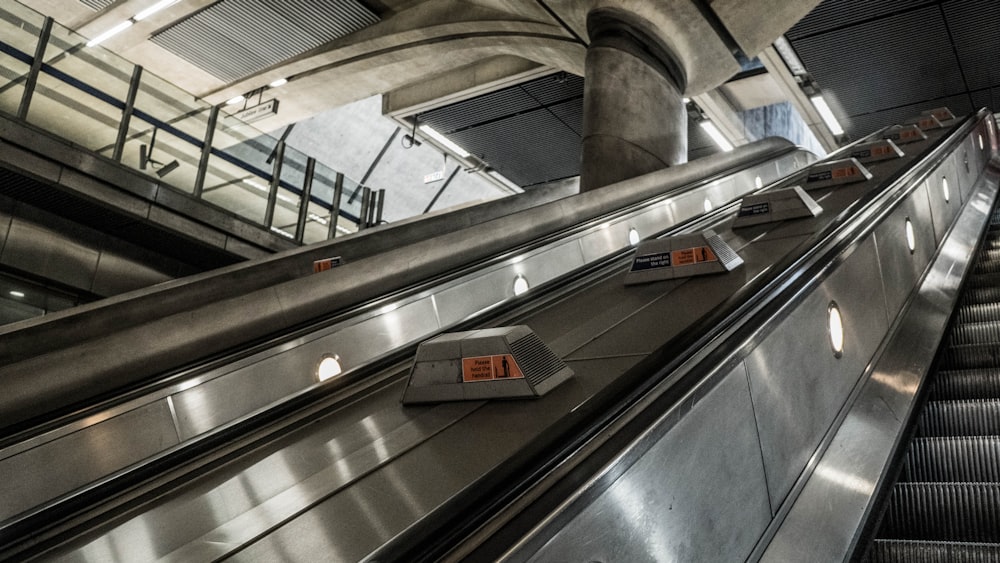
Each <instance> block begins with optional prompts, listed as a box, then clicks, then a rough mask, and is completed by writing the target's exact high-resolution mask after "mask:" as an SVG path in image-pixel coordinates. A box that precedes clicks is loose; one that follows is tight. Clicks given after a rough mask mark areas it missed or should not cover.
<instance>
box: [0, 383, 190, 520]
mask: <svg viewBox="0 0 1000 563" xmlns="http://www.w3.org/2000/svg"><path fill="white" fill-rule="evenodd" d="M175 444H177V433H176V432H175V430H174V424H173V420H172V419H171V417H170V411H169V410H168V408H167V405H166V403H165V402H163V401H159V402H156V403H153V404H150V405H147V406H145V407H143V408H140V409H136V410H133V411H130V412H128V413H125V414H123V415H121V416H117V417H115V418H111V419H109V420H106V421H103V422H101V423H99V424H94V425H91V426H89V427H87V428H85V429H83V430H81V431H79V432H75V433H73V434H69V435H67V436H64V437H62V438H60V439H58V440H54V441H51V442H48V443H46V444H42V445H40V446H38V447H36V448H33V449H30V450H28V451H25V452H21V453H19V454H17V455H15V456H12V457H8V458H6V459H3V460H0V498H3V499H4V501H3V503H0V521H2V520H5V519H7V518H9V517H11V516H14V515H16V514H19V513H21V512H23V511H25V510H28V509H30V508H32V507H35V506H37V505H39V504H41V503H43V502H45V501H48V500H51V499H53V498H55V497H57V496H59V495H61V494H64V493H67V492H69V491H72V490H74V489H76V488H77V487H80V486H83V485H85V484H87V483H90V482H91V481H94V480H96V479H99V478H101V477H104V476H105V475H108V474H110V473H113V472H115V471H117V470H119V469H122V468H123V467H125V466H127V465H130V464H132V463H135V462H137V461H140V460H142V459H144V458H146V457H148V456H151V455H153V454H155V453H158V452H160V451H162V450H164V449H167V448H169V447H171V446H173V445H175ZM67 468H72V470H71V471H67Z"/></svg>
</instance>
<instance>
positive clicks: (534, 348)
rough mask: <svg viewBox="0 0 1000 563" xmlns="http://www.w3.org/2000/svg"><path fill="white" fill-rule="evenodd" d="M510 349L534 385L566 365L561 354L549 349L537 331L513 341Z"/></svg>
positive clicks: (522, 370)
mask: <svg viewBox="0 0 1000 563" xmlns="http://www.w3.org/2000/svg"><path fill="white" fill-rule="evenodd" d="M510 351H511V353H512V354H513V355H514V360H515V361H516V362H517V365H518V367H520V368H521V373H523V374H524V377H525V378H526V379H527V380H528V382H529V383H531V385H532V386H534V387H537V386H538V384H539V383H541V382H543V381H545V380H546V379H548V378H550V377H552V376H553V375H555V374H557V373H559V372H560V371H561V370H562V369H563V368H565V367H566V364H564V363H563V361H562V360H561V359H560V358H559V356H557V355H556V354H555V353H554V352H553V351H552V350H549V347H548V346H546V345H545V343H544V342H542V339H540V338H538V335H536V334H535V333H531V334H529V335H527V336H524V337H522V338H518V339H517V340H515V341H514V342H511V343H510Z"/></svg>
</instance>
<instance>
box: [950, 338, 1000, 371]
mask: <svg viewBox="0 0 1000 563" xmlns="http://www.w3.org/2000/svg"><path fill="white" fill-rule="evenodd" d="M941 367H942V368H943V369H972V368H995V367H1000V346H998V345H997V344H994V343H986V344H962V345H959V346H952V347H950V348H948V349H947V350H945V351H944V354H943V357H942V363H941Z"/></svg>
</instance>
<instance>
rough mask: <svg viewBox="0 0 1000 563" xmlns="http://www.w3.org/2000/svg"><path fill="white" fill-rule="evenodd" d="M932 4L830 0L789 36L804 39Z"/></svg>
mask: <svg viewBox="0 0 1000 563" xmlns="http://www.w3.org/2000/svg"><path fill="white" fill-rule="evenodd" d="M932 3H934V2H932V1H930V0H926V1H917V0H861V1H859V0H826V1H825V2H821V3H820V4H819V5H818V6H816V7H815V8H813V11H811V12H809V14H807V15H806V17H804V18H802V19H801V20H799V22H798V23H796V24H795V25H794V26H792V28H791V29H789V30H788V32H787V33H785V37H787V38H788V39H789V40H795V39H801V38H803V37H808V36H810V35H813V34H816V33H823V32H826V31H830V30H831V29H836V28H839V27H846V26H850V25H854V24H858V23H861V22H864V21H867V20H871V19H875V18H879V17H882V16H888V15H890V14H894V13H897V12H901V11H904V10H910V9H913V8H918V7H920V6H925V5H928V4H932Z"/></svg>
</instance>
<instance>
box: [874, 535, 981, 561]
mask: <svg viewBox="0 0 1000 563" xmlns="http://www.w3.org/2000/svg"><path fill="white" fill-rule="evenodd" d="M868 557H869V558H868V561H869V563H897V562H900V563H901V562H905V563H946V562H947V563H1000V544H994V543H963V542H946V541H939V542H932V541H917V540H875V543H874V544H873V545H872V549H871V551H870V552H869V554H868Z"/></svg>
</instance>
